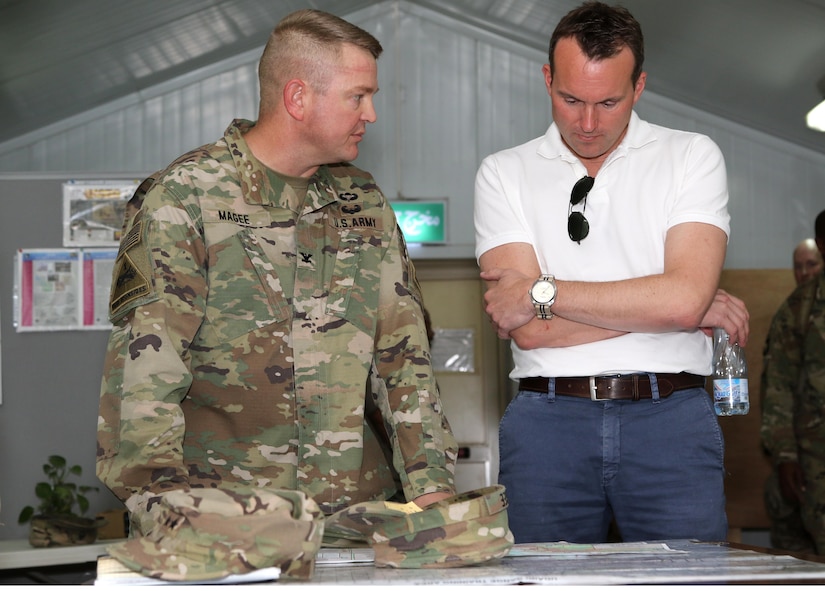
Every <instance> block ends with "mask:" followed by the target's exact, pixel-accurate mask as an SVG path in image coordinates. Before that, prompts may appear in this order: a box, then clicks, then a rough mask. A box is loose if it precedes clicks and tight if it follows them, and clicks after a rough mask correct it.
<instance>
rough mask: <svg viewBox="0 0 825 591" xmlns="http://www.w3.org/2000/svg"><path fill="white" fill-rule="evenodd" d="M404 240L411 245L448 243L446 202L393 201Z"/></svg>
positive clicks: (391, 203)
mask: <svg viewBox="0 0 825 591" xmlns="http://www.w3.org/2000/svg"><path fill="white" fill-rule="evenodd" d="M390 205H392V208H393V210H394V211H395V217H396V218H398V225H399V226H401V231H402V232H403V233H404V239H405V240H406V241H407V242H410V243H419V244H445V243H446V242H447V231H446V227H447V202H446V201H391V202H390Z"/></svg>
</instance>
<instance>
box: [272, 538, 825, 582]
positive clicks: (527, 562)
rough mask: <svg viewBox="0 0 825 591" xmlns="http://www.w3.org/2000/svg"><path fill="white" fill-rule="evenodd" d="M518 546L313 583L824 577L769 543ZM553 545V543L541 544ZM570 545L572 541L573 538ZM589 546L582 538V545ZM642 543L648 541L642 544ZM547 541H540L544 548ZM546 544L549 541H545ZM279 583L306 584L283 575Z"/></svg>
mask: <svg viewBox="0 0 825 591" xmlns="http://www.w3.org/2000/svg"><path fill="white" fill-rule="evenodd" d="M532 546H537V545H534V544H520V545H516V546H514V548H513V550H512V551H511V553H510V555H509V556H507V557H505V558H502V559H500V560H498V561H496V562H494V563H489V564H484V565H478V566H473V567H462V568H446V569H420V570H410V569H390V568H374V567H372V566H354V565H353V566H323V565H322V566H317V567H316V569H315V575H314V576H313V578H312V580H311V581H308V583H309V584H310V585H312V584H315V585H319V586H325V585H330V584H335V585H420V584H427V585H515V584H537V585H614V584H615V585H619V584H621V585H626V584H677V583H680V584H690V583H702V584H705V583H717V584H723V583H757V584H766V583H776V584H787V583H791V582H801V583H825V564H824V563H821V562H816V561H815V560H819V558H818V557H815V558H814V560H803V559H800V558H797V557H793V556H790V555H788V554H783V553H781V552H777V551H771V550H768V549H764V548H756V547H752V546H745V545H743V544H734V543H728V542H718V543H710V542H695V541H690V540H664V541H662V542H651V543H647V544H643V545H640V544H595V545H590V549H589V550H588V549H587V548H583V547H582V548H580V549H579V550H575V549H571V551H569V552H565V551H563V549H562V548H558V551H550V550H548V551H547V552H545V553H543V554H541V555H538V554H537V555H532V556H531V555H522V554H526V553H527V552H529V551H530V550H531V548H530V547H532ZM542 546H547V545H542ZM570 546H571V547H572V546H573V545H570ZM577 546H584V545H577ZM642 546H647V548H644V547H642ZM541 550H542V548H538V550H537V552H540V551H541ZM545 550H546V548H545ZM279 584H281V585H284V584H302V583H292V582H287V581H279Z"/></svg>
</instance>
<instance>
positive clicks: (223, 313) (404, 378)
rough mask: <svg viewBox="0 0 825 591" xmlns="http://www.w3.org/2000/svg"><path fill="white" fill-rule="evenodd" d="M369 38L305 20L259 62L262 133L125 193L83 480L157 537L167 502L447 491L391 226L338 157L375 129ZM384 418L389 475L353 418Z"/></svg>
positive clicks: (374, 196) (422, 333) (435, 396)
mask: <svg viewBox="0 0 825 591" xmlns="http://www.w3.org/2000/svg"><path fill="white" fill-rule="evenodd" d="M381 51H382V48H381V45H380V43H379V42H378V40H376V39H375V38H374V37H373V36H372V35H370V34H369V33H367V32H366V31H364V30H362V29H360V28H358V27H356V26H354V25H352V24H350V23H348V22H346V21H344V20H342V19H340V18H338V17H336V16H333V15H331V14H327V13H324V12H320V11H317V10H300V11H297V12H294V13H292V14H290V15H289V16H287V17H285V18H284V19H283V20H282V21H281V22H280V23H279V24H278V25H277V26H276V27H275V29H274V31H273V33H272V35H271V36H270V39H269V42H268V43H267V45H266V48H265V49H264V51H263V55H262V57H261V60H260V64H259V80H260V108H259V114H258V119H257V121H256V122H250V121H245V120H235V121H233V122H232V124H231V125H230V126H229V127H228V129H227V130H226V133H225V135H224V137H223V138H222V139H219V140H218V141H216V142H215V143H213V144H209V145H205V146H202V147H200V148H197V149H195V150H193V151H191V152H189V153H188V154H184V155H183V156H181V157H180V158H178V159H177V160H176V161H175V162H173V163H172V164H170V165H169V167H168V168H166V169H165V170H163V171H160V172H158V173H156V174H155V175H153V176H152V178H151V179H148V180H147V181H146V182H144V183H143V184H142V186H141V188H140V190H139V191H138V193H137V194H136V195H135V196H134V197H133V199H132V201H133V203H132V206H131V208H130V211H131V213H130V216H129V219H128V222H127V226H126V228H125V233H124V238H123V240H122V241H121V246H120V250H119V253H118V258H117V261H116V266H115V271H114V281H113V288H112V295H111V304H110V307H111V310H110V317H111V320H112V323H113V325H114V328H113V330H112V334H111V337H110V340H109V344H108V349H107V353H106V359H105V367H104V375H103V380H102V387H101V397H100V416H99V421H98V454H97V474H98V476H99V478H100V479H101V480H102V482H103V483H104V484H106V485H107V486H108V487H109V488H110V489H111V490H112V491H113V492H114V493H115V494H116V495H117V496H118V497H119V498H120V499H122V500H123V501H124V502H125V503H126V506H127V508H128V509H129V512H130V517H131V524H132V526H133V528H134V531H135V532H136V533H138V534H141V533H142V534H146V533H147V530H151V529H152V528H153V527H154V520H153V517H152V515H153V513H152V512H153V509H154V508H156V507H158V506H159V504H160V503H159V499H160V498H161V497H162V495H163V494H164V493H166V492H168V491H180V490H183V491H188V490H191V489H194V488H196V487H213V488H214V487H218V488H226V489H235V488H238V489H242V488H248V487H258V488H265V489H289V490H297V491H302V492H304V493H306V495H307V496H308V497H310V498H312V499H313V500H314V501H316V502H317V503H318V505H319V506H320V508H321V509H322V511H323V512H324V513H327V514H329V513H332V512H335V511H337V510H340V509H341V508H344V507H347V506H350V505H352V504H355V503H358V502H362V501H367V500H375V499H390V498H395V497H398V499H399V500H406V501H408V502H413V501H414V502H415V503H416V504H418V505H420V506H426V505H428V504H430V503H432V502H434V501H437V500H440V499H443V498H446V497H449V496H451V495H453V494H455V485H454V471H455V460H456V454H457V446H456V443H455V439H454V437H453V435H452V432H451V430H450V427H449V424H448V422H447V420H446V418H445V416H444V414H443V412H442V407H441V402H440V395H439V391H438V387H437V384H436V381H435V377H434V373H433V370H432V366H431V363H430V352H429V346H428V342H427V331H426V327H425V313H424V307H423V302H422V295H421V290H420V287H419V284H418V281H417V279H416V275H415V270H414V268H413V264H412V262H411V261H410V259H409V255H408V252H407V250H406V245H405V243H404V239H403V237H402V234H401V231H400V229H399V228H398V225H397V223H396V219H395V216H394V214H393V212H392V209H391V208H390V206H389V204H388V202H387V200H386V198H385V197H384V195H383V194H382V193H381V191H380V190H379V189H378V187H377V185H376V184H375V180H374V179H373V178H372V176H371V175H370V174H369V173H367V172H365V171H363V170H360V169H358V168H356V167H355V166H353V165H352V164H350V163H349V162H351V161H352V160H354V159H355V158H356V157H357V156H358V147H359V143H360V142H361V140H362V139H363V138H364V134H365V130H366V126H367V124H368V123H372V122H374V121H375V120H376V112H375V107H374V104H373V97H374V95H375V93H376V92H377V91H378V81H377V61H376V60H377V59H378V57H379V55H380V54H381ZM371 375H374V376H377V378H378V379H380V380H381V381H382V383H383V385H384V387H383V388H380V389H373V390H372V396H374V400H372V401H371V403H374V405H375V406H376V407H377V408H378V409H379V410H380V412H381V417H382V419H383V423H384V425H385V427H386V430H387V435H388V437H389V440H390V445H391V448H392V463H393V467H394V468H395V470H396V471H397V473H398V475H399V477H400V483H401V488H402V490H400V491H399V490H398V489H397V488H396V485H395V482H394V480H393V473H392V472H393V471H392V469H391V466H389V465H388V462H387V461H386V460H385V457H384V455H383V453H382V451H381V446H380V444H379V441H378V437H377V436H376V433H375V431H374V429H373V427H372V426H371V425H370V422H369V420H368V419H367V417H366V416H365V406H366V400H365V397H366V395H367V394H366V392H367V384H368V380H369V379H370V376H371Z"/></svg>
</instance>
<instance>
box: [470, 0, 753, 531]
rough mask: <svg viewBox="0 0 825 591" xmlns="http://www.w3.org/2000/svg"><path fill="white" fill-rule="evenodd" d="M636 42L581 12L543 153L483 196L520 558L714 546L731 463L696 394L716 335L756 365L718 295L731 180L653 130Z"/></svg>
mask: <svg viewBox="0 0 825 591" xmlns="http://www.w3.org/2000/svg"><path fill="white" fill-rule="evenodd" d="M643 60H644V47H643V38H642V32H641V28H640V26H639V24H638V22H637V21H636V20H635V19H634V18H633V16H632V15H631V14H630V13H629V12H627V10H625V9H623V8H620V7H610V6H607V5H605V4H602V3H598V2H588V3H586V4H584V5H582V6H581V7H579V8H578V9H575V10H573V11H571V12H570V13H569V14H568V15H567V16H565V17H564V18H563V19H562V21H561V22H560V23H559V25H558V27H557V28H556V30H555V32H554V33H553V36H552V38H551V41H550V51H549V63H548V64H547V65H545V66H544V68H543V72H544V80H545V84H546V86H547V91H548V94H549V96H550V98H551V101H552V108H553V121H554V123H553V124H552V125H551V126H550V128H549V129H548V131H547V133H546V134H545V135H544V136H542V137H540V138H537V139H535V140H532V141H530V142H528V143H526V144H523V145H521V146H517V147H515V148H512V149H509V150H504V151H502V152H499V153H496V154H493V155H491V156H489V157H487V158H486V159H485V160H484V161H483V163H482V164H481V167H480V169H479V171H478V175H477V179H476V210H475V224H476V255H477V257H478V259H479V264H480V267H481V270H482V274H481V276H482V278H483V279H484V280H485V281H486V282H487V287H488V290H487V293H486V294H485V305H486V311H487V313H488V315H489V316H490V319H491V321H492V322H493V325H494V326H495V328H496V330H497V332H498V334H499V336H500V337H502V338H511V339H512V350H513V356H514V363H515V368H514V370H513V372H512V373H511V377H512V378H514V379H517V380H519V394H518V396H517V397H516V399H515V400H514V401H513V402H512V403H511V404H510V405H509V407H508V409H507V411H506V413H505V415H504V417H503V418H502V421H501V426H500V458H501V469H500V475H499V480H500V482H501V483H502V484H504V485H505V486H506V488H507V495H508V498H509V501H510V508H509V510H508V511H509V518H510V527H511V529H512V531H513V533H514V534H515V538H516V542H531V541H554V540H567V541H570V542H599V541H603V540H604V539H605V538H606V535H607V531H608V526H609V524H610V522H611V520H612V519H614V518H615V521H616V524H617V525H618V529H619V533H620V535H621V536H622V539H623V540H625V541H639V540H652V539H664V538H696V539H702V540H722V539H725V537H726V534H727V520H726V516H725V498H724V489H723V476H724V468H723V455H724V443H723V438H722V433H721V430H720V428H719V425H718V422H717V419H716V416H715V414H714V411H713V405H712V402H711V400H710V398H709V396H708V395H707V393H706V392H705V390H704V383H705V376H707V375H708V374H709V373H710V370H711V339H710V337H709V333H710V330H711V328H712V327H714V326H721V327H723V328H725V330H727V331H728V333H729V334H730V337H731V339H732V340H733V341H738V342H739V343H740V344H742V345H745V344H746V342H747V337H748V312H747V310H746V308H745V306H744V304H743V303H742V302H741V300H738V299H737V298H734V297H732V296H730V295H729V294H727V293H725V292H723V291H720V290H718V289H717V288H718V282H719V276H720V273H721V270H722V265H723V263H724V260H725V251H726V246H727V238H728V233H729V221H730V220H729V215H728V212H727V201H728V190H727V178H726V172H725V165H724V160H723V157H722V154H721V152H720V151H719V149H718V147H717V146H716V145H715V144H714V143H713V142H712V141H711V140H710V139H709V138H707V137H705V136H702V135H698V134H694V133H686V132H681V131H674V130H670V129H666V128H663V127H659V126H654V125H651V124H648V123H647V122H645V121H642V120H641V119H640V118H639V117H638V116H637V115H636V114H635V112H634V111H633V106H634V105H635V104H636V101H638V99H639V97H640V96H641V94H642V91H643V90H644V86H645V78H646V75H645V73H644V72H643V70H642V65H643Z"/></svg>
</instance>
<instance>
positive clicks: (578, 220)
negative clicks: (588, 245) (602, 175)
mask: <svg viewBox="0 0 825 591" xmlns="http://www.w3.org/2000/svg"><path fill="white" fill-rule="evenodd" d="M595 182H596V179H594V178H593V177H592V176H587V175H585V176H583V177H582V178H580V179H579V180H578V181H576V184H575V185H573V190H572V191H570V206H569V207H568V208H567V235H568V236H570V240H572V241H573V242H578V243H579V244H581V242H582V240H584V239H585V238H587V235H588V234H589V233H590V224H589V223H588V222H587V218H586V217H584V210H585V209H586V208H587V195H588V193H590V189H592V188H593V183H595ZM579 203H582V210H581V211H573V207H575V206H576V205H578V204H579Z"/></svg>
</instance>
